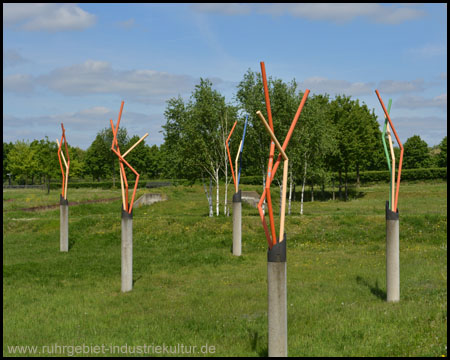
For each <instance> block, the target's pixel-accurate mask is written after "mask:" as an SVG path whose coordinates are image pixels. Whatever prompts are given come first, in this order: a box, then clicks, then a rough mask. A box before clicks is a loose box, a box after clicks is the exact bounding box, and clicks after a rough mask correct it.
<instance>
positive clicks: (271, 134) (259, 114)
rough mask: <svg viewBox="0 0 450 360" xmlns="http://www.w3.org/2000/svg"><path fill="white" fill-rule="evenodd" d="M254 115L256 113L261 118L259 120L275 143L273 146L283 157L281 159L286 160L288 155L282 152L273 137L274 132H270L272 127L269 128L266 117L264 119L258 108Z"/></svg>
mask: <svg viewBox="0 0 450 360" xmlns="http://www.w3.org/2000/svg"><path fill="white" fill-rule="evenodd" d="M256 115H258V116H259V118H260V119H261V121H262V122H263V124H264V126H265V128H266V130H267V131H268V133H269V135H270V137H271V138H272V140H273V142H274V143H275V146H276V147H277V149H278V150H279V151H280V153H281V156H282V157H283V159H284V160H287V158H288V157H287V156H286V153H285V152H284V150H283V148H282V147H281V145H280V143H279V142H278V140H277V138H276V137H275V134H274V133H273V132H272V129H271V128H270V126H269V124H268V123H267V121H266V119H264V115H263V114H262V113H261V111H259V110H258V111H257V112H256Z"/></svg>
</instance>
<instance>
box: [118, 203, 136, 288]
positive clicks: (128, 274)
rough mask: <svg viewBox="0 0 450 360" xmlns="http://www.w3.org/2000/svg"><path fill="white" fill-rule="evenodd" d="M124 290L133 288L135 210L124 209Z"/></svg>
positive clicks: (122, 264) (122, 257)
mask: <svg viewBox="0 0 450 360" xmlns="http://www.w3.org/2000/svg"><path fill="white" fill-rule="evenodd" d="M121 259H122V261H121V278H122V282H121V284H122V286H121V290H122V292H127V291H131V289H132V288H133V211H131V214H129V213H128V212H127V211H125V210H123V209H122V255H121Z"/></svg>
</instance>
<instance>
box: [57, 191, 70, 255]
mask: <svg viewBox="0 0 450 360" xmlns="http://www.w3.org/2000/svg"><path fill="white" fill-rule="evenodd" d="M59 250H60V251H64V252H68V251H69V201H68V200H67V199H64V198H63V196H62V195H61V194H60V195H59Z"/></svg>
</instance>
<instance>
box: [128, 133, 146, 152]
mask: <svg viewBox="0 0 450 360" xmlns="http://www.w3.org/2000/svg"><path fill="white" fill-rule="evenodd" d="M147 136H148V133H145V135H144V136H143V137H141V138H140V139H139V140H138V141H137V142H136V143H135V144H134V145H133V146H132V147H130V148H129V149H128V150H127V151H126V152H125V154H123V155H122V157H123V158H124V157H125V156H127V154H128V153H129V152H130V151H131V150H133V149H134V148H135V147H136V146H137V145H138V144H139V143H140V142H141V141H142V140H144V139H145V138H146V137H147Z"/></svg>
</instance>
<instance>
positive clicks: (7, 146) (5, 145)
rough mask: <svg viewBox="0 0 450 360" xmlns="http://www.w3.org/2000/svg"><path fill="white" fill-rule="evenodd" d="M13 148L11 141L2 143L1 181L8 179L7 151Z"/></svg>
mask: <svg viewBox="0 0 450 360" xmlns="http://www.w3.org/2000/svg"><path fill="white" fill-rule="evenodd" d="M13 148H14V144H13V143H12V142H9V143H5V142H4V143H3V153H2V157H3V169H2V172H3V181H5V180H8V181H9V176H8V170H7V169H8V153H9V152H10V151H11V149H13Z"/></svg>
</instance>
